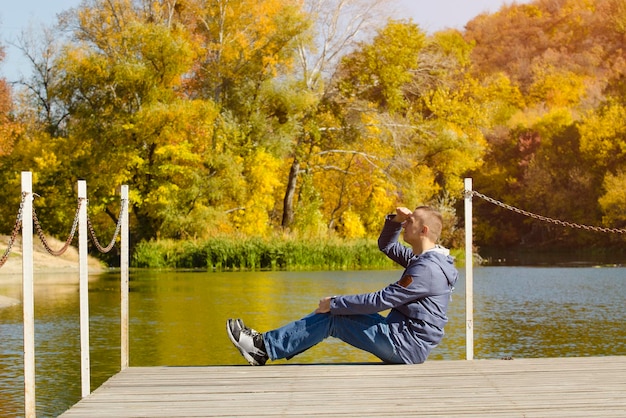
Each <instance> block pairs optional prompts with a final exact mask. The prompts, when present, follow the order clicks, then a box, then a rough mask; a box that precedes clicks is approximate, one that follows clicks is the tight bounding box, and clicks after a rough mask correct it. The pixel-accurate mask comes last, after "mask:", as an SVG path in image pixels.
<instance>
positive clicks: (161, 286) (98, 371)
mask: <svg viewBox="0 0 626 418" xmlns="http://www.w3.org/2000/svg"><path fill="white" fill-rule="evenodd" d="M625 272H626V269H624V268H529V267H483V268H478V269H476V270H475V272H474V289H475V298H474V306H475V313H474V338H475V348H474V353H475V357H476V358H478V359H480V358H501V357H507V356H512V357H514V358H521V357H561V356H595V355H626V327H624V326H623V324H624V321H625V320H626V312H625V311H624V310H623V308H622V305H623V301H624V299H625V297H626V279H625V277H626V275H625V274H624V273H625ZM399 273H400V272H399V271H395V270H393V271H358V272H296V273H292V272H255V273H191V272H186V273H183V272H176V273H171V272H169V273H157V272H150V271H145V272H144V271H135V272H133V273H132V274H131V289H130V290H131V293H130V312H131V323H130V337H131V340H130V364H131V366H157V365H169V366H186V365H230V364H245V362H244V360H243V359H242V357H241V356H240V355H239V353H238V352H237V350H235V349H234V348H233V347H232V345H231V344H230V342H229V340H228V338H227V337H226V333H225V321H226V319H227V318H229V317H241V318H243V319H245V321H246V323H248V324H250V325H251V326H254V327H256V328H257V329H259V330H267V329H270V328H275V327H277V326H280V325H282V324H284V323H285V322H287V321H289V320H292V319H295V318H299V317H301V316H304V315H306V314H308V313H309V312H310V311H312V310H313V309H315V307H316V305H317V301H318V300H319V298H320V297H323V296H326V295H332V294H348V293H360V292H368V291H374V290H378V289H379V288H380V287H382V286H384V285H385V284H387V283H388V282H391V281H394V280H395V279H397V277H398V275H399ZM461 273H462V272H461ZM462 276H463V275H462ZM77 282H78V277H77V275H76V277H74V276H73V275H69V276H54V277H52V278H50V277H48V278H39V277H36V286H35V316H36V319H35V321H36V323H35V329H36V334H37V335H36V359H37V364H36V373H37V392H36V393H37V412H38V416H42V417H46V416H56V415H58V414H59V413H61V412H63V411H64V410H66V409H67V408H68V407H69V406H71V405H72V404H74V403H75V402H76V401H78V399H79V398H80V358H79V350H80V340H79V335H78V331H79V299H78V286H77V284H76V283H77ZM464 293H465V289H464V280H463V277H461V279H460V280H459V286H458V287H457V290H456V292H455V294H454V295H453V301H452V303H451V305H450V312H449V316H450V323H449V325H448V327H447V329H446V337H445V338H444V340H443V342H442V344H441V345H440V346H439V347H437V349H436V350H435V351H433V353H432V354H431V356H430V359H429V361H435V360H452V359H454V360H457V359H463V358H465V294H464ZM0 295H4V296H8V297H13V298H18V299H19V298H21V284H20V283H19V281H11V280H8V281H7V280H5V278H4V277H3V276H0ZM89 300H90V326H91V332H90V342H91V371H92V378H91V383H92V389H95V388H96V387H98V386H100V385H101V384H102V383H103V382H104V381H105V380H106V379H108V378H109V377H110V376H111V375H113V374H114V373H116V372H117V371H118V370H119V364H120V354H119V342H120V327H119V316H120V307H119V300H120V294H119V275H117V274H105V275H100V276H98V277H94V278H92V281H91V283H90V291H89ZM0 340H1V341H2V345H1V346H0V399H1V402H0V415H1V416H22V415H23V377H22V374H23V364H22V350H23V348H22V344H23V343H22V306H21V305H17V306H12V307H8V308H4V309H1V310H0ZM371 361H377V359H376V358H374V357H373V356H371V355H369V354H367V353H363V352H361V351H359V350H356V349H354V348H352V347H350V346H348V345H345V344H343V343H341V342H339V341H337V340H333V339H330V340H327V341H324V342H323V343H321V344H319V345H318V346H317V347H314V348H313V349H312V350H309V351H307V352H306V353H303V354H301V355H300V356H298V357H296V358H295V359H293V360H291V363H294V362H297V363H343V362H371ZM283 362H286V361H284V360H283V361H280V362H278V363H283Z"/></svg>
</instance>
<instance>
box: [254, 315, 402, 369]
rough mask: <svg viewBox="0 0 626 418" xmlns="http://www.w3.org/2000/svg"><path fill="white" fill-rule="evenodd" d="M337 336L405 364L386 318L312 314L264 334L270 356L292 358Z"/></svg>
mask: <svg viewBox="0 0 626 418" xmlns="http://www.w3.org/2000/svg"><path fill="white" fill-rule="evenodd" d="M328 337H336V338H339V339H340V340H342V341H344V342H346V343H348V344H350V345H352V346H354V347H356V348H359V349H361V350H364V351H367V352H369V353H372V354H373V355H375V356H376V357H378V358H379V359H381V360H382V361H384V362H387V363H404V362H403V361H402V359H401V358H400V356H399V355H398V354H397V352H396V348H395V346H394V344H393V341H392V340H391V337H390V327H389V325H388V324H387V322H386V320H385V317H384V316H382V315H379V314H371V315H331V314H329V313H324V314H316V313H312V314H310V315H308V316H305V317H304V318H302V319H299V320H297V321H294V322H290V323H288V324H287V325H285V326H283V327H280V328H278V329H275V330H272V331H268V332H266V333H264V334H263V340H264V341H265V348H266V349H267V354H268V355H269V357H270V359H272V360H277V359H282V358H286V359H290V358H292V357H293V356H295V355H297V354H300V353H302V352H303V351H305V350H308V349H309V348H311V347H313V346H314V345H315V344H317V343H319V342H321V341H322V340H324V339H325V338H328Z"/></svg>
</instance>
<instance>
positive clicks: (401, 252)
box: [378, 215, 413, 268]
mask: <svg viewBox="0 0 626 418" xmlns="http://www.w3.org/2000/svg"><path fill="white" fill-rule="evenodd" d="M393 216H394V215H389V216H387V217H386V218H385V225H384V226H383V230H382V231H381V233H380V236H379V237H378V248H379V249H380V250H381V251H382V252H383V253H385V255H386V256H387V257H389V258H390V259H391V260H393V261H395V262H396V263H398V264H400V265H401V266H402V267H405V268H406V267H407V266H408V264H409V261H410V260H411V258H412V257H413V250H412V249H410V248H408V247H405V246H404V245H402V244H401V243H400V242H398V239H399V238H400V232H402V224H401V223H398V222H394V221H392V220H391V219H392V218H393Z"/></svg>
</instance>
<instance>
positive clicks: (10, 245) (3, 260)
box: [0, 193, 25, 267]
mask: <svg viewBox="0 0 626 418" xmlns="http://www.w3.org/2000/svg"><path fill="white" fill-rule="evenodd" d="M24 196H25V194H24V193H22V199H21V201H20V209H19V210H18V211H17V216H16V218H15V225H14V226H13V231H12V232H11V237H10V238H9V243H8V246H7V249H6V250H5V251H4V254H2V258H0V267H2V266H4V263H6V262H7V260H8V259H9V255H10V254H11V249H13V244H15V239H16V238H17V234H19V232H20V228H21V227H22V210H23V208H24Z"/></svg>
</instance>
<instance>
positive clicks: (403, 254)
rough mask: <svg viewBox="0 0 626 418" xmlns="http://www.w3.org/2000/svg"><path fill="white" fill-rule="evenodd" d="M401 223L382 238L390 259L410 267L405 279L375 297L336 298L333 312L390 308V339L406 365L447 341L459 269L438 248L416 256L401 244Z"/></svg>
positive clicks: (388, 226)
mask: <svg viewBox="0 0 626 418" xmlns="http://www.w3.org/2000/svg"><path fill="white" fill-rule="evenodd" d="M401 231H402V225H401V224H400V223H397V222H393V221H391V220H390V218H387V219H386V221H385V226H384V227H383V230H382V232H381V234H380V237H379V238H378V247H379V248H380V250H381V251H382V252H384V253H385V254H386V255H387V257H389V258H390V259H392V260H393V261H395V262H397V263H398V264H400V265H401V266H402V267H404V268H405V270H404V272H403V273H402V276H401V278H400V280H398V281H397V282H395V283H392V284H390V285H389V286H387V287H385V288H384V289H381V290H379V291H377V292H373V293H365V294H359V295H348V296H337V297H335V298H334V299H333V301H332V302H331V311H330V312H331V314H333V315H355V314H371V313H376V312H380V311H384V310H387V309H391V312H390V313H389V315H387V319H386V320H387V323H388V324H389V326H390V331H391V339H392V340H393V342H394V344H395V346H396V350H397V352H398V354H399V355H400V357H401V358H402V359H403V360H404V361H405V363H407V364H414V363H423V362H424V361H426V358H427V357H428V354H429V353H430V351H431V350H432V349H433V348H434V347H435V346H437V344H439V342H440V341H441V338H442V337H443V334H444V332H443V327H444V326H445V325H446V323H447V322H448V317H447V315H446V312H447V310H448V302H449V301H450V294H451V293H452V290H453V288H454V285H455V283H456V281H457V278H458V271H457V270H456V268H455V267H454V261H453V259H452V257H450V255H449V251H448V250H447V249H445V248H443V247H439V246H437V247H435V248H433V249H432V250H428V251H426V252H424V253H422V254H419V255H415V254H414V253H413V250H412V249H411V248H408V247H406V246H404V245H402V244H401V243H399V242H398V239H399V237H400V232H401Z"/></svg>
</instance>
